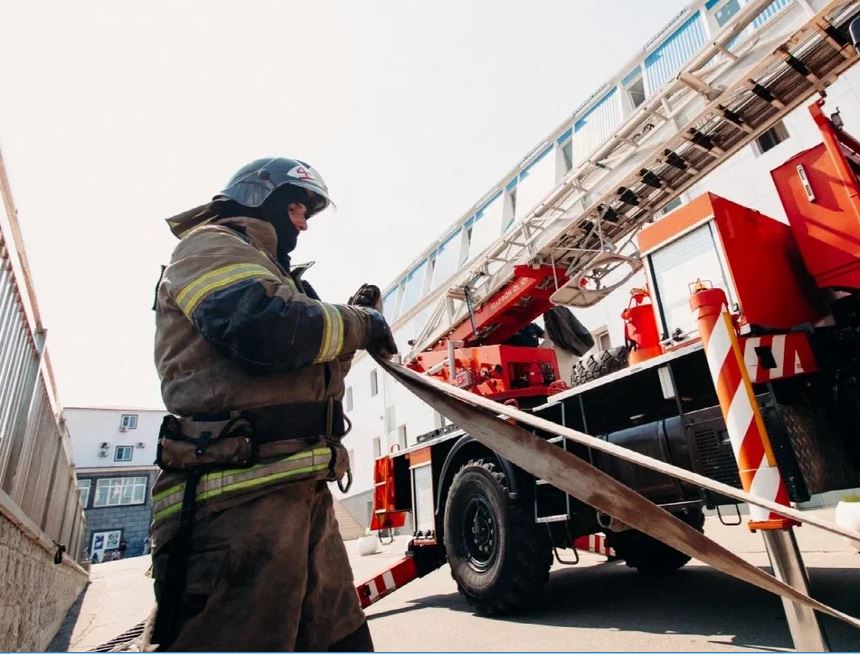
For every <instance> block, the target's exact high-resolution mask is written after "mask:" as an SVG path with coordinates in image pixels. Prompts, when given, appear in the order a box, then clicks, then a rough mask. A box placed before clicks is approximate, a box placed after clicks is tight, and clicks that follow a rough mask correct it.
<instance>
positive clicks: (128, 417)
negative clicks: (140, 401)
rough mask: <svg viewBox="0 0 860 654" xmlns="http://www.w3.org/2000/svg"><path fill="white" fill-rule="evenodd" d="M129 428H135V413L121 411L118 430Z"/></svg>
mask: <svg viewBox="0 0 860 654" xmlns="http://www.w3.org/2000/svg"><path fill="white" fill-rule="evenodd" d="M129 429H137V414H135V413H123V414H122V418H120V420H119V430H120V431H128V430H129Z"/></svg>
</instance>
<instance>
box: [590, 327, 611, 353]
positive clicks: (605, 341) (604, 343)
mask: <svg viewBox="0 0 860 654" xmlns="http://www.w3.org/2000/svg"><path fill="white" fill-rule="evenodd" d="M611 347H612V341H610V340H609V330H608V329H606V328H604V329H601V330H600V331H596V332H594V348H595V349H596V350H608V349H609V348H611Z"/></svg>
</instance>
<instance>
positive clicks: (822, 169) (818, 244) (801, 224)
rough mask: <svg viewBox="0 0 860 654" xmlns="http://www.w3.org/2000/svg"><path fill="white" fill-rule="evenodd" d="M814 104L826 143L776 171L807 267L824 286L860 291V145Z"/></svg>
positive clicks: (813, 111) (780, 195) (778, 183)
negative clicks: (859, 180) (859, 176)
mask: <svg viewBox="0 0 860 654" xmlns="http://www.w3.org/2000/svg"><path fill="white" fill-rule="evenodd" d="M822 106H823V101H818V102H816V103H815V104H813V105H811V106H810V107H809V111H810V113H811V114H812V118H813V120H815V122H816V124H817V125H818V128H819V130H820V131H821V136H822V141H823V142H822V143H821V144H820V145H816V146H815V147H814V148H810V149H809V150H805V151H804V152H801V153H800V154H798V155H796V156H794V157H792V158H791V159H789V160H788V161H787V162H785V163H784V164H782V165H781V166H779V167H778V168H775V169H774V170H772V171H771V176H772V177H773V181H774V183H775V184H776V189H777V191H778V193H779V197H780V200H781V201H782V204H783V206H784V207H785V213H786V215H787V216H788V220H789V223H790V224H791V229H792V231H793V232H794V237H795V240H796V241H797V246H798V249H799V250H800V253H801V255H802V256H803V260H804V262H805V264H806V267H807V269H808V270H809V272H810V273H811V274H812V276H813V278H814V279H815V283H816V284H817V285H818V286H819V287H821V288H837V289H860V197H858V196H859V195H860V184H858V180H857V175H858V174H860V143H858V142H857V141H856V140H855V139H854V138H853V137H851V136H849V135H848V134H846V133H845V132H843V131H842V130H840V129H837V128H836V127H835V126H834V124H833V123H832V122H831V121H830V120H829V119H828V118H827V117H826V116H825V115H824V113H823V112H822Z"/></svg>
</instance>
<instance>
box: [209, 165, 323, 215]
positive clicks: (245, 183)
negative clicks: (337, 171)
mask: <svg viewBox="0 0 860 654" xmlns="http://www.w3.org/2000/svg"><path fill="white" fill-rule="evenodd" d="M284 186H289V187H292V188H294V189H296V190H301V191H303V192H304V193H303V197H301V198H300V199H301V200H303V203H304V205H305V207H306V208H307V216H308V218H310V217H311V216H312V215H314V214H315V213H319V212H320V211H322V210H323V209H325V208H326V207H328V206H329V205H330V204H331V198H330V197H329V194H328V186H326V183H325V182H324V181H323V178H322V177H321V176H320V174H319V173H318V172H317V171H316V170H315V169H314V168H313V167H312V166H310V165H308V164H306V163H305V162H304V161H299V160H298V159H286V158H284V157H277V158H269V159H257V160H255V161H252V162H251V163H249V164H246V165H244V166H242V167H241V168H240V169H239V170H238V171H236V173H235V174H234V175H233V177H231V178H230V181H229V182H227V186H226V187H225V188H224V190H223V191H221V192H220V193H218V195H216V196H215V197H214V198H213V200H225V199H228V200H233V201H234V202H236V203H237V204H241V205H242V206H243V207H251V208H256V207H259V206H261V205H262V204H263V203H264V202H265V201H266V200H267V199H268V198H269V197H270V196H271V195H272V193H274V192H275V191H276V190H277V189H279V188H281V187H284Z"/></svg>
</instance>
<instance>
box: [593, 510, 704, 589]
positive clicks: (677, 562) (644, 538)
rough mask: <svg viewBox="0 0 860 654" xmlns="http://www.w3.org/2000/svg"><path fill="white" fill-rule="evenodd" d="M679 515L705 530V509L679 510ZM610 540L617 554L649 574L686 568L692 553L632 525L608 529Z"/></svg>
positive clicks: (640, 570) (627, 562)
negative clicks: (670, 544) (631, 526)
mask: <svg viewBox="0 0 860 654" xmlns="http://www.w3.org/2000/svg"><path fill="white" fill-rule="evenodd" d="M675 517H676V518H678V519H680V520H683V521H684V522H686V523H687V524H688V525H690V526H691V527H693V528H694V529H697V530H698V531H704V526H705V514H704V513H702V510H701V509H696V510H693V511H689V512H687V513H676V514H675ZM606 544H607V545H608V546H609V547H611V548H613V549H614V550H615V555H616V556H617V557H618V558H620V559H624V562H625V563H626V564H627V565H628V566H630V567H631V568H636V570H638V571H639V572H641V573H643V574H647V575H663V574H668V573H670V572H674V571H675V570H677V569H678V568H683V567H684V566H685V565H686V564H687V562H688V561H689V560H690V557H689V556H687V555H686V554H684V553H683V552H679V551H678V550H676V549H674V548H672V547H669V546H668V545H666V544H665V543H661V542H660V541H659V540H657V539H656V538H651V536H648V535H646V534H643V533H642V532H641V531H636V530H635V529H629V530H628V531H619V532H613V531H610V532H607V534H606Z"/></svg>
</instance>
